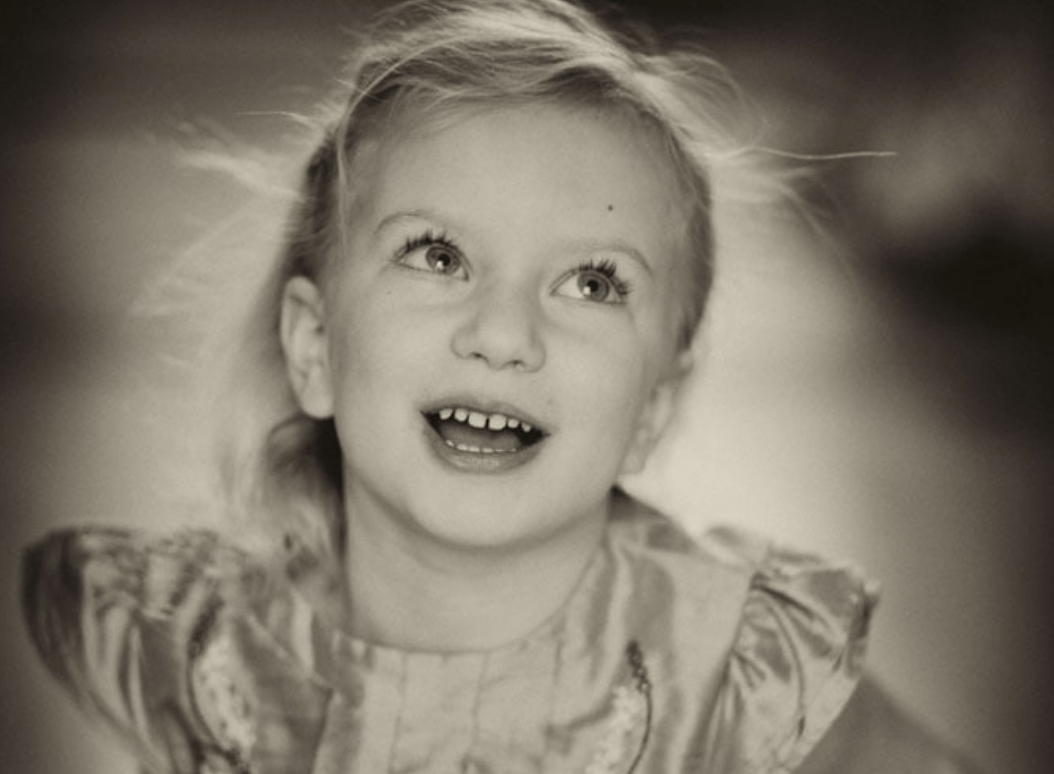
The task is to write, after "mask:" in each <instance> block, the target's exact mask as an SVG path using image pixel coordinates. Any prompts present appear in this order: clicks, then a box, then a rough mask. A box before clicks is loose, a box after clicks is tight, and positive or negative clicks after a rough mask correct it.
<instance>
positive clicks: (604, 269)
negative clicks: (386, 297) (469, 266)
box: [395, 229, 633, 299]
mask: <svg viewBox="0 0 1054 774" xmlns="http://www.w3.org/2000/svg"><path fill="white" fill-rule="evenodd" d="M437 245H438V246H440V247H445V248H447V249H449V250H451V251H452V252H454V253H455V254H457V255H458V256H460V255H461V248H460V247H458V244H457V242H456V241H455V240H454V239H453V238H451V237H450V236H448V235H447V234H446V232H444V231H440V232H435V231H432V230H431V229H429V230H427V231H425V232H423V233H421V234H418V235H417V236H413V237H408V238H407V240H406V242H404V243H403V246H402V247H401V248H400V249H399V251H398V252H397V253H396V256H395V257H396V259H397V260H401V259H402V258H404V257H406V256H407V255H409V254H410V253H412V252H413V251H414V250H418V249H420V248H422V247H435V246H437ZM586 273H593V274H599V275H601V276H602V277H604V278H605V279H606V280H607V281H608V282H610V283H611V287H612V289H614V291H615V295H617V296H618V297H619V299H625V298H626V296H628V295H629V294H630V293H632V292H633V286H632V285H631V284H630V283H629V282H627V281H626V280H624V279H622V278H621V277H620V276H619V274H618V267H617V266H616V265H615V262H614V261H612V260H611V259H610V258H603V259H601V260H599V261H598V260H593V259H590V260H587V261H582V262H581V263H580V264H578V268H577V269H575V271H574V272H572V274H573V275H579V274H586Z"/></svg>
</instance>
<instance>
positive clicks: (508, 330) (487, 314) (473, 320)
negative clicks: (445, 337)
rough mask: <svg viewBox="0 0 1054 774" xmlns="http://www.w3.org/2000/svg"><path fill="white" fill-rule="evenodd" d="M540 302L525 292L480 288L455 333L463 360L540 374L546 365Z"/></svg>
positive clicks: (454, 346) (454, 345)
mask: <svg viewBox="0 0 1054 774" xmlns="http://www.w3.org/2000/svg"><path fill="white" fill-rule="evenodd" d="M540 315H541V310H540V308H539V304H538V301H537V300H535V299H533V298H530V297H529V296H528V295H525V294H524V293H522V292H520V293H516V292H514V291H509V292H498V291H496V290H495V289H493V288H479V289H478V290H477V292H476V293H475V294H474V298H472V299H471V300H470V301H469V302H468V309H467V314H466V315H465V318H464V319H463V320H462V321H461V323H460V324H459V326H458V328H457V330H456V331H455V332H454V336H453V339H452V341H451V348H452V349H453V351H454V354H455V355H457V356H458V357H459V358H463V359H466V360H482V361H484V362H486V363H487V365H488V366H490V367H491V368H493V369H496V370H500V369H504V368H514V369H516V370H519V371H526V372H532V371H537V370H538V369H539V368H541V367H542V365H543V364H544V363H545V347H544V344H543V342H542V337H541V335H540V334H541V331H540V329H539V328H540V323H541V320H540Z"/></svg>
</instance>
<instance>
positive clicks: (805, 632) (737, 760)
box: [700, 528, 878, 774]
mask: <svg viewBox="0 0 1054 774" xmlns="http://www.w3.org/2000/svg"><path fill="white" fill-rule="evenodd" d="M700 547H701V548H702V549H703V550H704V551H706V552H707V553H709V554H710V555H711V556H713V557H714V558H716V559H717V560H718V561H722V562H725V563H729V564H733V565H740V566H742V567H743V568H744V569H745V570H746V571H748V572H750V573H751V581H750V586H749V590H748V592H747V596H746V599H745V602H744V605H743V610H742V617H741V619H740V624H739V631H738V633H737V635H736V638H735V641H734V645H733V648H732V651H731V653H730V655H729V659H728V664H727V667H726V674H725V680H724V682H723V684H722V687H721V689H720V692H719V694H718V697H717V701H716V704H715V707H714V711H713V714H712V715H711V719H710V723H709V726H708V729H707V732H706V743H705V745H704V747H705V749H706V750H707V751H708V752H707V757H706V765H704V766H703V767H702V769H700V770H701V771H706V772H710V771H720V772H727V774H755V773H757V774H761V773H762V772H764V773H765V774H782V773H783V772H789V771H793V770H794V769H796V768H797V767H798V766H799V764H800V763H801V762H802V761H803V760H804V759H805V758H806V757H807V755H808V754H809V752H810V751H812V750H813V749H814V748H815V746H816V745H817V743H818V742H819V741H820V739H821V738H822V737H823V736H824V735H825V734H826V733H827V731H828V730H829V729H830V727H831V725H832V724H833V722H834V720H835V719H836V718H837V717H838V716H839V715H840V714H841V712H842V710H843V708H844V707H845V705H846V703H847V702H848V700H849V698H850V696H851V695H852V694H853V692H854V691H855V690H856V688H857V686H858V684H859V682H860V680H861V677H862V671H863V656H864V650H865V647H866V643H867V630H868V624H869V621H870V617H871V612H872V610H873V608H874V606H875V604H876V602H877V599H878V587H877V585H876V584H875V583H873V582H869V581H868V580H867V579H865V577H864V576H863V575H862V574H861V573H860V572H859V571H858V570H857V569H856V568H854V567H852V566H849V565H844V564H835V563H831V562H829V561H826V560H823V559H821V558H819V557H816V556H813V555H810V554H805V553H799V552H797V551H794V550H791V549H788V548H785V547H781V546H778V545H776V544H773V543H772V542H770V541H768V540H765V539H762V538H759V537H757V536H755V535H752V534H749V533H746V532H743V531H740V530H737V529H729V528H721V529H716V530H713V531H710V532H708V533H707V534H706V535H705V536H704V537H703V538H702V539H701V540H700Z"/></svg>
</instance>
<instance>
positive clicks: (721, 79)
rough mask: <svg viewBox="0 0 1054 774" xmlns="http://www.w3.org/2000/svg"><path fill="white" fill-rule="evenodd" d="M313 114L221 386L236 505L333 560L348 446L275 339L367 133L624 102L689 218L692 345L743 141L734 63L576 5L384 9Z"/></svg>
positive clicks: (333, 228) (501, 2)
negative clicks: (302, 406)
mask: <svg viewBox="0 0 1054 774" xmlns="http://www.w3.org/2000/svg"><path fill="white" fill-rule="evenodd" d="M341 87H342V88H341V90H340V94H338V96H337V98H336V99H335V100H334V101H331V102H330V103H328V104H327V105H326V106H325V108H324V110H323V111H322V112H323V118H322V120H321V121H320V122H319V123H320V125H321V126H322V129H323V136H322V138H321V140H320V142H319V143H318V146H317V149H316V151H315V153H314V155H313V157H312V158H311V160H310V162H309V164H308V166H307V170H306V173H305V174H304V176H303V179H302V183H301V188H300V193H299V196H298V201H297V202H296V204H295V205H294V207H293V212H292V216H291V221H290V223H289V229H288V234H287V237H286V241H285V244H284V247H283V249H282V250H281V252H280V254H279V255H278V258H277V260H276V262H275V263H274V265H273V266H272V267H271V269H270V273H269V275H268V277H267V279H266V281H265V283H264V284H263V286H262V290H261V291H260V293H259V295H258V297H257V299H256V301H255V304H254V306H253V307H252V309H251V310H250V312H249V314H248V315H247V317H246V319H245V321H244V326H243V328H242V329H241V331H240V334H239V345H238V349H239V351H238V352H237V353H235V355H234V356H233V358H232V359H231V361H230V362H231V363H232V366H231V371H230V377H231V378H230V379H229V380H228V381H227V383H226V386H225V388H224V394H223V395H222V396H221V401H222V402H221V405H222V407H223V408H222V417H223V420H224V427H223V428H222V429H223V434H222V437H221V439H220V449H219V451H220V457H221V471H222V483H223V487H224V489H225V491H226V497H227V499H228V504H229V505H232V506H234V508H235V510H236V511H240V512H243V513H246V514H247V515H249V516H250V517H251V519H252V520H253V521H256V522H257V523H260V524H263V525H264V526H265V527H266V528H267V529H269V530H271V531H272V532H276V533H277V534H279V535H281V536H282V537H283V539H284V541H285V542H286V543H287V545H291V546H292V547H294V548H297V549H299V548H306V549H307V550H308V552H310V553H313V555H315V556H317V557H319V558H320V559H336V558H337V556H336V552H339V551H340V549H341V547H342V545H343V540H342V537H341V536H342V530H343V526H344V525H343V516H342V512H341V465H340V450H339V446H338V444H337V440H336V436H335V431H334V428H333V425H332V422H329V421H321V422H320V421H317V420H313V419H310V418H309V417H307V416H306V415H304V414H302V413H301V412H300V411H299V410H298V408H297V404H296V402H295V400H294V396H293V394H292V392H291V389H290V387H289V384H288V380H287V377H286V373H285V367H284V359H283V355H282V351H281V344H280V341H279V317H280V307H281V301H280V299H281V295H282V292H283V288H284V286H285V284H286V282H287V281H288V280H289V279H290V278H292V277H295V276H304V277H307V278H309V279H311V280H313V281H316V282H322V281H324V279H325V274H326V271H327V267H328V265H329V262H330V261H333V260H335V259H334V256H338V257H339V256H340V255H341V251H340V250H339V249H334V248H337V247H339V245H340V242H341V241H342V238H343V237H342V234H343V230H344V229H345V228H354V224H353V223H352V224H349V218H350V214H351V213H350V202H351V199H352V197H353V196H354V191H355V185H354V180H353V176H354V161H355V157H356V153H357V152H358V151H359V150H360V149H362V147H363V144H364V142H366V141H368V140H370V139H374V138H376V137H378V136H383V133H384V132H386V131H390V130H391V128H392V127H393V126H395V125H397V124H398V122H399V121H400V119H403V118H405V117H406V116H407V115H411V114H412V115H414V116H417V115H425V116H430V115H437V114H440V113H441V112H442V111H446V110H455V111H456V110H461V109H465V108H469V109H475V108H479V109H486V108H488V107H491V106H508V105H516V104H532V103H537V102H539V101H548V102H556V103H558V104H566V105H575V106H578V105H586V106H589V107H594V108H599V109H604V110H612V111H617V112H618V113H620V114H622V115H627V116H629V117H631V118H632V119H633V120H635V121H637V122H638V123H639V124H640V125H641V126H643V127H645V128H646V129H647V130H648V131H651V132H653V133H656V134H657V135H658V136H659V137H660V138H661V139H662V142H663V146H664V148H665V150H666V152H667V154H668V156H669V159H670V168H671V170H673V171H674V172H675V174H676V176H677V180H678V183H679V184H680V186H681V188H682V190H683V194H684V198H685V202H686V205H687V206H686V211H687V212H688V213H689V218H688V220H689V222H688V226H689V241H690V247H691V250H690V252H691V266H690V267H689V271H690V276H691V282H690V283H689V285H690V286H689V287H688V288H687V291H686V294H685V298H684V299H683V301H682V304H681V314H680V317H679V320H678V323H677V334H676V335H677V338H678V344H679V346H680V347H688V346H689V345H690V343H691V341H692V337H693V333H694V331H695V329H696V327H697V326H698V324H699V322H700V320H701V318H702V317H703V312H704V310H705V307H706V301H707V297H708V294H709V291H710V287H711V281H712V276H713V252H714V239H713V228H712V213H711V182H710V171H711V169H712V167H713V166H714V165H715V164H717V163H718V162H719V160H720V159H722V158H726V157H729V156H732V155H735V154H736V153H737V152H738V150H739V146H738V145H737V143H736V141H735V140H734V139H732V138H733V137H734V136H735V134H734V133H733V132H730V131H729V128H728V127H727V126H726V124H727V123H728V121H729V119H730V118H733V117H734V116H735V115H736V114H737V111H736V110H735V108H734V105H735V104H736V102H737V99H738V96H737V94H736V91H735V89H734V87H733V86H732V84H731V82H730V80H729V79H728V78H727V76H726V74H725V72H724V70H723V69H722V68H721V67H720V66H719V65H718V64H716V63H715V62H714V61H713V60H712V59H710V58H709V57H708V56H706V55H704V54H702V53H700V52H698V51H693V50H689V49H685V48H679V49H677V50H673V51H667V52H663V51H661V50H660V48H659V46H658V44H657V42H656V40H655V39H654V37H652V36H651V35H650V34H649V33H647V32H644V31H642V30H640V29H635V30H621V31H616V30H615V29H613V28H612V27H610V26H608V25H607V24H606V23H605V22H604V21H602V20H601V19H600V18H599V17H598V16H597V15H595V14H593V13H591V12H590V11H588V10H586V9H585V8H583V7H581V6H579V5H576V4H574V3H572V2H569V1H568V0H411V2H407V3H403V4H400V5H399V6H397V7H395V8H394V9H392V10H390V11H388V12H386V13H384V14H383V15H381V16H380V17H378V19H377V21H376V23H375V24H374V25H372V26H370V27H369V28H367V29H366V30H365V31H364V34H363V36H362V42H361V44H360V45H359V46H358V47H357V49H356V55H355V57H354V59H353V60H352V61H351V62H350V64H349V66H348V69H347V71H346V73H345V75H344V78H343V79H342V81H341Z"/></svg>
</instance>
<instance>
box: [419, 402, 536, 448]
mask: <svg viewBox="0 0 1054 774" xmlns="http://www.w3.org/2000/svg"><path fill="white" fill-rule="evenodd" d="M424 416H425V419H426V420H427V421H428V424H429V425H431V426H432V429H433V430H435V432H436V434H437V435H438V436H439V437H440V439H442V441H443V443H445V444H446V445H447V446H449V447H450V448H451V449H454V450H456V451H459V452H465V453H470V454H495V455H502V454H515V453H516V452H520V451H523V450H524V449H528V448H530V447H531V446H534V445H535V444H537V443H538V442H539V441H541V440H542V439H543V438H545V436H546V433H545V432H544V431H543V430H541V429H539V428H537V427H535V426H533V425H531V424H530V423H529V422H526V421H524V420H522V419H519V418H518V417H514V416H509V415H507V414H499V413H494V412H487V411H477V410H475V409H470V408H465V407H462V406H449V407H445V408H441V409H439V410H437V411H430V412H427V413H425V415H424Z"/></svg>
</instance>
